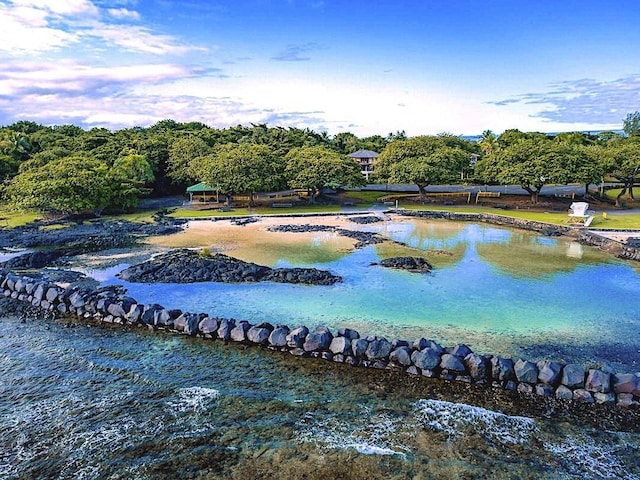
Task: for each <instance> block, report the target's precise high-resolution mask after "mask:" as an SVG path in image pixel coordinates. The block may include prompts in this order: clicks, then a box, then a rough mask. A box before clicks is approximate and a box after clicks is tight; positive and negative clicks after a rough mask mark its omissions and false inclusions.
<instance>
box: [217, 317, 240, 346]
mask: <svg viewBox="0 0 640 480" xmlns="http://www.w3.org/2000/svg"><path fill="white" fill-rule="evenodd" d="M235 326H236V322H235V320H233V319H230V318H223V319H221V320H220V326H219V327H218V332H217V333H218V338H219V339H221V340H224V341H228V340H229V339H230V338H231V330H233V327H235Z"/></svg>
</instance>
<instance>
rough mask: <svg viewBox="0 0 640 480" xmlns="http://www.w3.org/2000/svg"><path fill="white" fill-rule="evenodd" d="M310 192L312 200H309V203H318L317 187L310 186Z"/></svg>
mask: <svg viewBox="0 0 640 480" xmlns="http://www.w3.org/2000/svg"><path fill="white" fill-rule="evenodd" d="M309 193H310V194H311V200H310V201H309V203H311V205H314V204H315V203H316V189H315V188H310V189H309Z"/></svg>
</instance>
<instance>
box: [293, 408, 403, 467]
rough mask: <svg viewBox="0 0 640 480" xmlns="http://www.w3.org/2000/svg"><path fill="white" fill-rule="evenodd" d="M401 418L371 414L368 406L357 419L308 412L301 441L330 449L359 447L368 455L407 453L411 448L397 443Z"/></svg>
mask: <svg viewBox="0 0 640 480" xmlns="http://www.w3.org/2000/svg"><path fill="white" fill-rule="evenodd" d="M399 424H400V420H399V419H397V418H392V417H391V416H390V415H388V414H385V413H376V414H371V412H370V411H369V410H368V409H363V412H362V414H361V415H360V416H358V418H357V420H356V421H349V422H347V421H344V420H343V419H341V418H335V417H328V418H327V417H326V415H325V414H324V413H322V412H308V413H306V414H305V415H304V417H303V418H302V420H301V421H300V422H299V423H298V429H297V434H298V435H297V436H298V441H300V442H302V443H315V444H319V445H321V446H323V447H324V448H328V449H342V450H345V449H350V448H353V449H355V450H356V451H357V452H358V453H362V454H364V455H399V456H402V457H405V456H406V452H408V449H407V448H406V447H404V446H403V445H399V444H397V442H394V437H395V436H396V433H397V429H398V426H399Z"/></svg>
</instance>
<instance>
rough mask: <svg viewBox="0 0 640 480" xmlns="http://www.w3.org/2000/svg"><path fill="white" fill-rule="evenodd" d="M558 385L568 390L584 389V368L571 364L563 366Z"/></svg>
mask: <svg viewBox="0 0 640 480" xmlns="http://www.w3.org/2000/svg"><path fill="white" fill-rule="evenodd" d="M560 383H562V385H564V386H565V387H568V388H573V389H575V388H584V368H582V367H581V366H580V365H575V364H572V363H570V364H568V365H565V366H564V368H563V369H562V379H561V382H560Z"/></svg>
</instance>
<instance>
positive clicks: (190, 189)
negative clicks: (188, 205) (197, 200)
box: [187, 182, 215, 193]
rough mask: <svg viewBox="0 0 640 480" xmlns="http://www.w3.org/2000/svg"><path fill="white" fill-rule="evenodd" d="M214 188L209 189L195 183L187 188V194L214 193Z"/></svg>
mask: <svg viewBox="0 0 640 480" xmlns="http://www.w3.org/2000/svg"><path fill="white" fill-rule="evenodd" d="M214 191H215V188H211V187H210V186H209V185H207V184H206V183H204V182H200V183H197V184H195V185H191V186H190V187H187V193H200V192H214Z"/></svg>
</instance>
